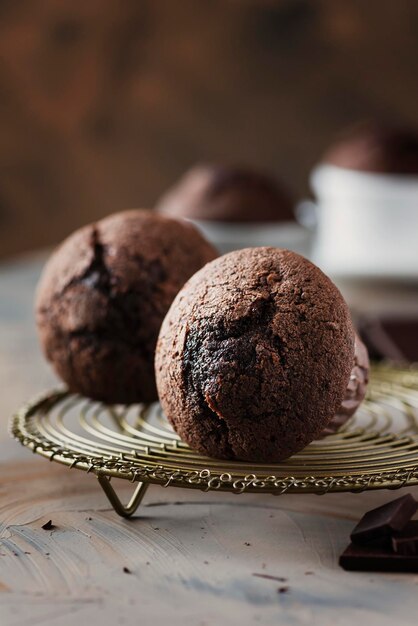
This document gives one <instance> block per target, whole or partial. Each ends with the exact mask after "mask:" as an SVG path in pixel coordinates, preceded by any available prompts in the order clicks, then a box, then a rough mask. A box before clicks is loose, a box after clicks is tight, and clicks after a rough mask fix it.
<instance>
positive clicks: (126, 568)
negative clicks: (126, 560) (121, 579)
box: [123, 566, 132, 574]
mask: <svg viewBox="0 0 418 626" xmlns="http://www.w3.org/2000/svg"><path fill="white" fill-rule="evenodd" d="M123 571H124V572H125V574H132V572H131V570H130V569H129V567H126V566H125V567H124V568H123Z"/></svg>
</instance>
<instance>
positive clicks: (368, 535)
mask: <svg viewBox="0 0 418 626" xmlns="http://www.w3.org/2000/svg"><path fill="white" fill-rule="evenodd" d="M417 508H418V503H417V502H416V500H414V498H413V497H412V496H411V494H409V493H408V494H406V495H405V496H402V497H401V498H397V499H396V500H392V501H391V502H388V503H387V504H384V505H383V506H379V507H378V508H377V509H372V510H371V511H368V512H367V513H365V515H363V517H362V518H361V520H360V521H359V523H358V524H357V526H356V527H355V528H354V530H353V532H352V533H351V535H350V538H351V541H352V542H353V543H355V544H358V545H364V544H367V543H370V542H376V541H378V540H383V539H385V538H387V537H389V536H390V535H391V534H392V532H393V531H396V530H402V529H403V528H404V527H405V526H406V524H407V523H408V522H409V520H410V519H411V517H412V516H413V515H414V513H415V512H416V510H417Z"/></svg>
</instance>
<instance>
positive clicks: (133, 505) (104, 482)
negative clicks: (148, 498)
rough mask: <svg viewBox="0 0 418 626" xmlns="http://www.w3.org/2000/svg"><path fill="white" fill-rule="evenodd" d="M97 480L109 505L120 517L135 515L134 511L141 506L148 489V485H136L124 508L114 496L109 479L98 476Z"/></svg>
mask: <svg viewBox="0 0 418 626" xmlns="http://www.w3.org/2000/svg"><path fill="white" fill-rule="evenodd" d="M97 480H98V481H99V483H100V485H101V487H102V489H103V491H104V492H105V494H106V496H107V498H108V500H109V502H110V504H111V505H112V506H113V508H114V509H115V511H116V513H117V514H118V515H120V516H121V517H131V516H132V515H133V514H134V513H135V511H136V510H137V508H138V507H139V505H140V504H141V501H142V498H143V497H144V495H145V492H146V490H147V489H148V483H138V485H137V486H136V488H135V491H134V493H133V495H132V497H131V499H130V500H129V502H128V504H127V505H126V506H125V505H124V504H122V502H121V501H120V499H119V497H118V495H117V494H116V491H115V490H114V489H113V487H112V485H111V484H110V479H109V478H108V477H107V476H103V475H100V474H99V475H98V476H97Z"/></svg>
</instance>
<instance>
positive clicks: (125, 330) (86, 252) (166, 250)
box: [36, 210, 216, 403]
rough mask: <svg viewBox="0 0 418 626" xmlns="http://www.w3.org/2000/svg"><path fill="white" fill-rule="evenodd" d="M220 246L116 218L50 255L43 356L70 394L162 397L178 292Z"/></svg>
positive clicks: (159, 224) (165, 227) (193, 234)
mask: <svg viewBox="0 0 418 626" xmlns="http://www.w3.org/2000/svg"><path fill="white" fill-rule="evenodd" d="M215 256H216V251H215V249H214V248H213V247H212V246H211V245H210V244H209V243H207V241H206V240H205V239H204V238H203V237H202V235H200V234H199V233H198V232H197V230H196V229H195V228H194V227H193V226H191V225H189V224H188V223H186V222H179V221H177V220H174V219H170V218H166V217H163V216H158V215H155V214H153V213H151V212H148V211H139V210H134V211H125V212H121V213H116V214H114V215H111V216H109V217H107V218H105V219H103V220H101V221H99V222H97V223H95V224H90V225H88V226H85V227H84V228H81V229H80V230H78V231H76V232H75V233H73V234H72V235H71V236H70V237H68V239H66V240H65V241H64V242H63V243H62V244H61V246H60V247H59V248H58V249H57V250H56V251H55V252H54V253H53V254H52V256H51V258H50V259H49V261H48V263H47V265H46V267H45V270H44V272H43V275H42V278H41V281H40V284H39V286H38V291H37V296H36V317H37V325H38V331H39V336H40V340H41V344H42V347H43V349H44V352H45V354H46V356H47V358H48V359H49V361H51V363H52V365H53V366H54V368H55V370H56V372H57V373H58V375H59V376H60V377H61V378H62V379H63V380H64V381H65V382H66V383H67V385H68V386H69V388H70V389H71V390H72V391H77V392H80V393H82V394H84V395H87V396H90V397H92V398H95V399H99V400H103V401H106V402H111V403H117V402H123V403H130V402H139V401H151V400H155V399H156V398H157V391H156V386H155V377H154V353H155V345H156V342H157V337H158V332H159V329H160V326H161V322H162V320H163V318H164V316H165V314H166V313H167V310H168V308H169V306H170V304H171V302H172V300H173V299H174V297H175V295H176V294H177V292H178V291H179V289H180V288H181V287H182V286H183V284H184V283H185V282H186V280H187V279H188V278H189V277H190V276H191V275H192V274H193V273H194V272H195V271H197V270H198V269H199V268H201V267H202V266H203V265H204V264H205V263H206V262H207V261H210V260H212V259H213V258H214V257H215Z"/></svg>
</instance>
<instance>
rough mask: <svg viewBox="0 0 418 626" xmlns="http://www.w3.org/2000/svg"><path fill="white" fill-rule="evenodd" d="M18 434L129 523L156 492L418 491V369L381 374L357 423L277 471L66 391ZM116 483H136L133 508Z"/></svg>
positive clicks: (14, 426) (27, 413)
mask: <svg viewBox="0 0 418 626" xmlns="http://www.w3.org/2000/svg"><path fill="white" fill-rule="evenodd" d="M10 430H11V435H12V436H13V437H15V438H16V439H18V440H19V441H20V442H21V443H22V444H23V445H24V446H26V447H28V448H30V449H31V450H32V451H33V452H36V453H38V454H40V455H42V456H44V457H46V458H48V459H49V460H50V461H56V462H58V463H62V464H64V465H67V466H69V467H70V468H77V469H80V470H84V471H86V472H90V473H93V474H95V475H96V476H97V478H98V480H99V482H100V484H101V486H102V487H103V489H104V491H105V493H106V495H107V497H108V498H109V500H110V502H111V504H112V506H113V507H114V509H115V511H116V512H117V513H118V514H119V515H122V516H124V517H129V516H130V515H132V514H133V513H134V512H135V511H136V509H137V508H138V506H139V504H140V502H141V500H142V497H143V495H144V493H145V491H146V489H147V487H148V486H149V484H151V483H156V484H159V485H162V486H164V487H169V486H171V487H186V488H189V489H200V490H203V491H209V490H221V491H230V492H233V493H246V492H252V493H254V492H259V493H270V494H275V495H279V494H284V493H316V494H324V493H329V492H341V491H353V492H358V491H364V490H366V489H385V488H387V489H395V488H398V487H403V486H406V485H416V484H418V369H416V368H415V369H414V368H411V369H405V368H403V369H400V368H393V367H390V366H388V365H379V366H374V367H373V368H372V371H371V383H370V385H369V392H368V396H367V398H366V400H365V402H364V403H363V405H362V407H361V408H360V409H359V411H358V412H357V413H356V415H355V416H354V417H352V418H351V419H350V420H349V422H347V423H346V424H345V425H344V427H342V428H341V429H340V430H339V431H338V432H337V433H336V434H334V435H329V436H327V437H325V438H324V439H321V440H317V441H314V442H313V443H311V444H310V445H308V446H307V447H306V448H305V449H304V450H303V451H302V452H299V453H298V454H295V455H294V456H293V457H291V458H290V459H288V460H287V461H285V462H283V463H277V464H269V465H267V464H250V463H242V462H227V461H219V460H217V459H211V458H208V457H204V456H201V455H200V454H198V453H196V452H193V451H192V450H191V449H190V448H189V447H188V446H187V445H186V444H184V443H183V442H182V441H180V439H179V438H178V437H177V435H176V434H175V433H174V432H173V431H172V429H171V427H170V426H169V424H168V422H167V420H166V419H165V417H164V416H163V414H162V412H161V409H160V407H159V405H158V404H153V405H131V406H123V407H122V406H106V405H104V404H101V403H98V402H92V401H91V400H88V399H86V398H83V397H81V396H77V395H73V394H70V393H68V392H67V391H53V392H49V393H47V394H44V395H43V396H42V397H40V398H38V399H36V400H34V401H32V402H30V403H29V404H28V405H26V406H25V407H23V408H22V409H21V410H20V411H19V412H18V413H17V414H16V415H15V416H14V417H13V418H12V420H11V424H10ZM111 478H123V479H127V480H130V481H131V482H132V483H138V484H137V485H136V488H135V491H134V494H133V496H132V498H131V500H130V502H129V503H128V505H127V506H125V505H123V504H122V502H121V501H120V499H119V497H118V496H117V494H116V492H115V490H114V488H113V486H112V485H111V483H110V480H111Z"/></svg>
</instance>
